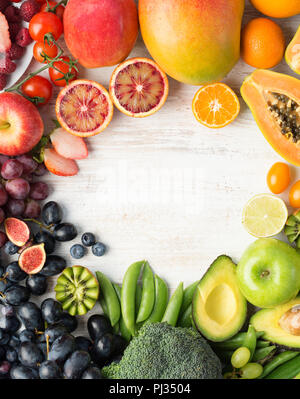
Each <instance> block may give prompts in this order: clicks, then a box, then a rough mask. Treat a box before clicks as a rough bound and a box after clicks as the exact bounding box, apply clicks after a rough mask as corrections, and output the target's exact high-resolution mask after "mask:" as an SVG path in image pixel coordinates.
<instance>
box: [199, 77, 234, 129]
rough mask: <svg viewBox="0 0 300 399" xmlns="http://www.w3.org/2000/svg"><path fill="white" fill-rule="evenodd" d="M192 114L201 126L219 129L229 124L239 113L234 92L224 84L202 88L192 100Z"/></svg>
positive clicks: (214, 84)
mask: <svg viewBox="0 0 300 399" xmlns="http://www.w3.org/2000/svg"><path fill="white" fill-rule="evenodd" d="M192 109H193V113H194V115H195V118H196V119H197V121H198V122H200V123H202V125H204V126H207V127H211V128H219V127H223V126H226V125H228V124H229V123H231V122H232V121H233V120H234V119H235V118H236V117H237V116H238V113H239V112H240V103H239V100H238V98H237V96H236V94H235V93H234V91H233V90H232V89H231V88H230V87H229V86H227V85H225V84H224V83H213V84H209V85H205V86H202V87H201V88H200V89H199V90H198V91H197V93H196V94H195V97H194V99H193V104H192Z"/></svg>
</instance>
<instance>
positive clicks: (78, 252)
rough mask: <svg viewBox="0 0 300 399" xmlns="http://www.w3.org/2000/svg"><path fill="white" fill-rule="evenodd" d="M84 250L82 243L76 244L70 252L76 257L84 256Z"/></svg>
mask: <svg viewBox="0 0 300 399" xmlns="http://www.w3.org/2000/svg"><path fill="white" fill-rule="evenodd" d="M84 252H85V251H84V247H83V246H82V245H81V244H75V245H73V246H72V247H71V249H70V254H71V256H72V258H74V259H81V258H83V256H84Z"/></svg>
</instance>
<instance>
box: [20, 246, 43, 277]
mask: <svg viewBox="0 0 300 399" xmlns="http://www.w3.org/2000/svg"><path fill="white" fill-rule="evenodd" d="M45 262H46V252H45V249H44V244H39V245H32V246H31V247H28V248H26V249H24V251H23V252H22V253H21V255H20V257H19V266H20V268H21V269H22V270H23V271H24V272H26V273H27V274H36V273H38V272H40V271H41V270H42V268H43V266H44V264H45Z"/></svg>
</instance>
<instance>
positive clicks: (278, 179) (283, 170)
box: [267, 162, 291, 194]
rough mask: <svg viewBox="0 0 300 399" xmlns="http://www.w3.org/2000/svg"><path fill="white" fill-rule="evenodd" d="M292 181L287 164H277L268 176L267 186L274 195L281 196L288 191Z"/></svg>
mask: <svg viewBox="0 0 300 399" xmlns="http://www.w3.org/2000/svg"><path fill="white" fill-rule="evenodd" d="M290 181H291V176H290V168H289V166H288V165H287V164H286V163H283V162H276V163H274V165H273V166H272V167H271V169H270V170H269V172H268V175H267V184H268V187H269V189H270V190H271V192H272V193H273V194H280V193H282V192H283V191H284V190H286V189H287V187H288V186H289V184H290Z"/></svg>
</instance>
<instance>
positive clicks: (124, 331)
mask: <svg viewBox="0 0 300 399" xmlns="http://www.w3.org/2000/svg"><path fill="white" fill-rule="evenodd" d="M113 286H114V289H115V290H116V294H117V296H118V299H119V301H120V303H121V287H120V286H119V285H118V284H115V283H113ZM119 330H120V333H121V335H122V337H123V338H124V339H126V341H128V342H129V341H130V339H131V334H130V331H129V330H128V328H127V327H126V324H125V322H124V319H123V316H122V313H121V316H120V320H119Z"/></svg>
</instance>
